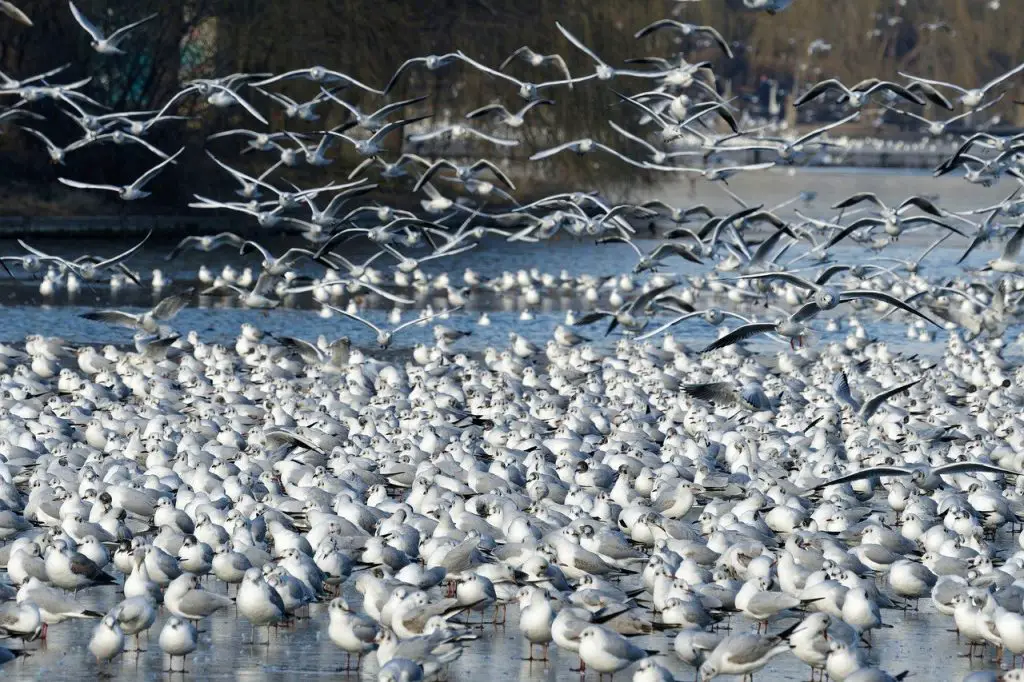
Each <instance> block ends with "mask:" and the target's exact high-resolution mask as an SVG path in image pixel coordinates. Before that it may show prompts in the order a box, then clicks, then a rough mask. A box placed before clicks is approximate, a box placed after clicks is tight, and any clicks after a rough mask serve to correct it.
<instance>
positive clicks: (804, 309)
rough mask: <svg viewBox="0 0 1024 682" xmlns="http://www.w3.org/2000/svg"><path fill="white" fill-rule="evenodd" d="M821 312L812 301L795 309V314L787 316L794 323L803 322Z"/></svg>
mask: <svg viewBox="0 0 1024 682" xmlns="http://www.w3.org/2000/svg"><path fill="white" fill-rule="evenodd" d="M820 312H821V308H820V307H818V304H817V303H815V302H814V301H811V302H810V303H804V304H803V305H802V306H800V307H799V308H797V310H796V312H795V313H793V314H792V315H790V316H789V318H790V319H791V320H793V321H794V322H803V321H805V320H809V319H811V318H812V317H814V316H815V315H817V314H818V313H820Z"/></svg>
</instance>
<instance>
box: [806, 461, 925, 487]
mask: <svg viewBox="0 0 1024 682" xmlns="http://www.w3.org/2000/svg"><path fill="white" fill-rule="evenodd" d="M913 473H914V471H913V469H903V468H901V467H871V468H868V469H861V470H860V471H854V472H853V473H852V474H846V475H845V476H840V477H839V478H833V479H832V480H831V481H825V482H824V483H821V484H819V485H816V486H814V487H813V488H810V489H809V490H807V492H814V491H815V490H821V489H822V488H827V487H829V486H830V485H842V484H843V483H853V482H854V481H863V480H864V479H865V478H874V477H875V476H910V475H911V474H913Z"/></svg>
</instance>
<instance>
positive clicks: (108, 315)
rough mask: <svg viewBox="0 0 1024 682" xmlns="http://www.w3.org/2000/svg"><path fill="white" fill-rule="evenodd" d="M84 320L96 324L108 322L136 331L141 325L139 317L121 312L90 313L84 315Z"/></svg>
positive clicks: (103, 311)
mask: <svg viewBox="0 0 1024 682" xmlns="http://www.w3.org/2000/svg"><path fill="white" fill-rule="evenodd" d="M82 318H83V319H86V320H93V321H94V322H106V323H107V324H116V325H117V326H118V327H129V328H132V329H134V328H135V327H136V326H137V325H138V323H139V317H138V315H132V314H131V313H123V312H121V311H120V310H96V311H93V312H89V313H82Z"/></svg>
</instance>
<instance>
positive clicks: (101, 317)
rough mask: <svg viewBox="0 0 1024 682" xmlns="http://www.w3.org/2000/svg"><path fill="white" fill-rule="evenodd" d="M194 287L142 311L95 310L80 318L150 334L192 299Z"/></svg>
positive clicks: (158, 329)
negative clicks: (134, 312) (136, 312)
mask: <svg viewBox="0 0 1024 682" xmlns="http://www.w3.org/2000/svg"><path fill="white" fill-rule="evenodd" d="M194 293H195V289H186V290H185V291H182V292H181V293H177V294H174V295H172V296H168V297H166V298H164V299H161V301H160V302H159V303H157V304H156V305H155V306H153V307H152V308H151V309H150V310H147V311H146V312H144V313H138V314H133V313H126V312H122V311H120V310H97V311H94V312H88V313H83V314H82V318H84V319H86V320H93V321H95V322H106V323H108V324H113V325H116V326H118V327H127V328H129V329H140V330H142V331H145V332H149V333H150V334H155V333H157V332H159V331H160V323H161V322H167V321H169V320H171V319H173V318H174V316H175V315H177V314H178V313H179V312H180V311H181V310H182V309H183V308H185V306H187V305H188V304H189V301H191V300H192V296H193V294H194Z"/></svg>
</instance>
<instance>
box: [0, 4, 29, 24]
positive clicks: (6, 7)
mask: <svg viewBox="0 0 1024 682" xmlns="http://www.w3.org/2000/svg"><path fill="white" fill-rule="evenodd" d="M0 12H3V13H4V14H6V15H7V16H9V17H10V18H11V19H14V20H15V21H17V22H18V23H19V24H25V25H26V26H31V25H32V20H31V19H29V18H28V15H27V14H25V13H24V12H22V11H21V10H20V9H18V8H17V7H15V5H14V3H13V2H7V0H0Z"/></svg>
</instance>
